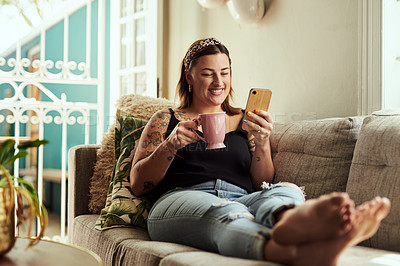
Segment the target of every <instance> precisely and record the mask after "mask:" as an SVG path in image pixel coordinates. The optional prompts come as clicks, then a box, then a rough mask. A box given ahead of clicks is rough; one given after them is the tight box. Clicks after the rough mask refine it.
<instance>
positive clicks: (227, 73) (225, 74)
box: [221, 72, 229, 76]
mask: <svg viewBox="0 0 400 266" xmlns="http://www.w3.org/2000/svg"><path fill="white" fill-rule="evenodd" d="M221 75H222V76H227V75H229V72H222V73H221Z"/></svg>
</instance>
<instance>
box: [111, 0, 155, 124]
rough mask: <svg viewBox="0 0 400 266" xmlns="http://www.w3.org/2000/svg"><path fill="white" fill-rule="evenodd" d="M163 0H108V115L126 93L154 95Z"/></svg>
mask: <svg viewBox="0 0 400 266" xmlns="http://www.w3.org/2000/svg"><path fill="white" fill-rule="evenodd" d="M160 11H162V1H161V0H160V1H158V0H157V1H154V0H118V1H115V2H114V1H113V2H112V3H111V23H110V25H111V29H110V31H111V33H110V38H111V41H110V46H111V47H110V48H111V49H110V50H111V51H110V84H111V85H110V115H111V116H113V115H114V114H115V109H114V105H115V102H116V100H117V99H118V98H119V97H120V96H122V95H125V94H131V93H136V94H140V95H146V96H152V97H157V95H158V79H159V78H160V74H161V73H157V69H158V66H159V65H160V64H161V60H160V58H162V56H161V55H160V54H159V53H158V49H157V44H158V43H160V42H161V40H160V38H159V37H158V36H159V34H158V28H159V27H158V24H159V23H160V22H161V21H162V16H161V14H162V12H160Z"/></svg>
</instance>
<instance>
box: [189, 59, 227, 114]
mask: <svg viewBox="0 0 400 266" xmlns="http://www.w3.org/2000/svg"><path fill="white" fill-rule="evenodd" d="M186 79H187V81H188V83H189V84H190V85H191V86H192V95H193V103H194V104H201V105H202V106H221V104H222V103H223V102H224V101H225V99H226V97H227V96H228V94H229V91H230V89H231V69H230V67H229V58H228V56H227V55H226V54H223V53H220V54H213V55H204V56H201V57H199V58H198V61H197V64H196V65H195V66H193V67H192V69H191V71H190V72H189V73H188V74H187V75H186Z"/></svg>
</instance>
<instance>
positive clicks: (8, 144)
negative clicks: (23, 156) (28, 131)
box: [0, 139, 15, 165]
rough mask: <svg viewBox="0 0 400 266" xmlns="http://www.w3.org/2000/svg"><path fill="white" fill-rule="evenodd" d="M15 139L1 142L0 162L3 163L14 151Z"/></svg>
mask: <svg viewBox="0 0 400 266" xmlns="http://www.w3.org/2000/svg"><path fill="white" fill-rule="evenodd" d="M14 145H15V141H14V140H12V139H8V140H6V141H4V142H3V143H1V145H0V164H3V165H4V163H5V162H6V161H8V160H9V159H10V158H11V157H12V156H13V155H14V153H15V148H14Z"/></svg>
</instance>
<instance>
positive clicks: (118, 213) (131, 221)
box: [95, 110, 154, 230]
mask: <svg viewBox="0 0 400 266" xmlns="http://www.w3.org/2000/svg"><path fill="white" fill-rule="evenodd" d="M116 121H117V123H116V128H115V156H116V159H117V161H116V163H115V166H114V170H113V179H112V180H111V183H110V185H109V188H108V192H107V200H106V205H105V207H104V208H103V209H102V210H101V212H100V216H99V218H98V219H97V221H96V226H95V227H96V229H99V230H104V229H109V228H114V227H139V228H142V229H146V219H147V215H148V212H149V211H150V208H151V206H152V205H153V203H154V198H153V197H152V196H151V195H146V196H142V197H136V196H134V195H133V193H132V190H131V187H130V182H129V174H130V171H131V164H132V159H133V156H134V154H135V147H136V144H137V142H138V141H139V138H140V135H141V134H142V131H143V129H144V127H145V125H146V124H147V120H144V119H141V118H138V117H136V116H133V115H126V114H124V113H123V112H122V111H120V110H117V115H116Z"/></svg>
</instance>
